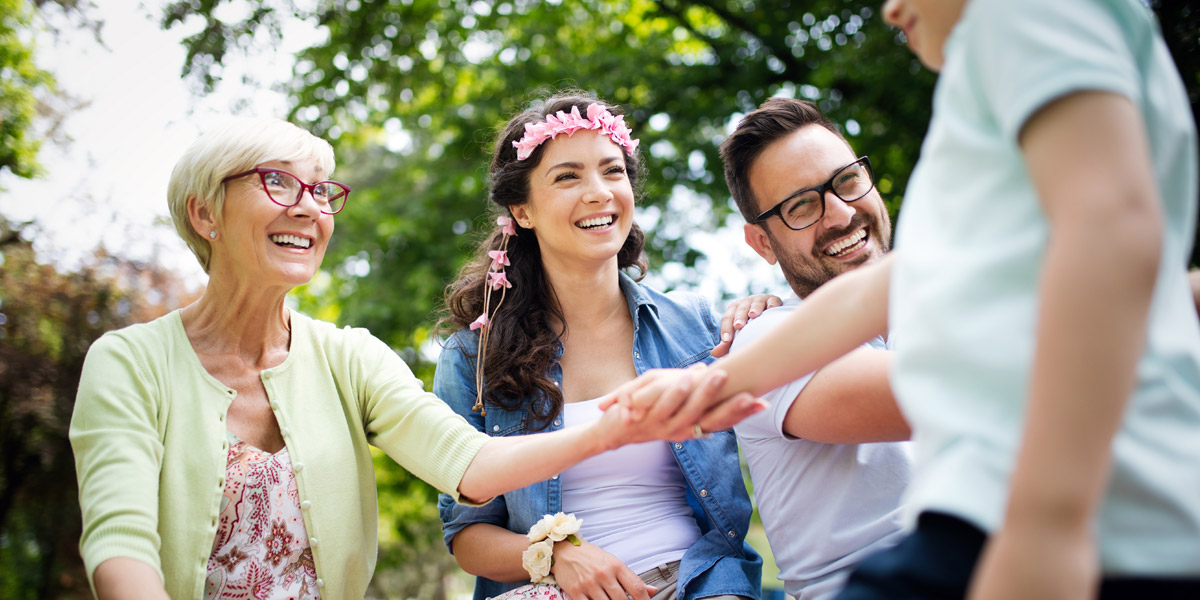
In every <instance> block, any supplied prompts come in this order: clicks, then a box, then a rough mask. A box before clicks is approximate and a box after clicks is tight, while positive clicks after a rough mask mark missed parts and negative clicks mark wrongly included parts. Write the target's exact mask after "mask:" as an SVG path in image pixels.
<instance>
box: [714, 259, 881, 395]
mask: <svg viewBox="0 0 1200 600" xmlns="http://www.w3.org/2000/svg"><path fill="white" fill-rule="evenodd" d="M891 274H892V257H891V256H886V257H884V258H883V260H880V261H879V262H877V263H875V264H873V265H867V266H865V267H860V268H858V269H855V270H853V271H849V272H846V273H844V274H842V275H839V276H837V277H835V278H834V279H832V280H831V281H829V283H826V284H825V285H822V286H821V287H820V288H818V289H817V291H815V292H813V293H812V294H811V295H809V297H808V298H806V299H805V300H804V304H802V305H800V306H799V307H798V308H797V309H796V310H795V311H793V312H792V314H790V315H788V317H787V320H786V321H784V322H782V323H781V324H780V325H779V327H777V328H775V330H774V331H771V332H770V333H768V334H767V335H765V336H763V337H762V338H760V339H758V340H755V342H754V343H753V344H750V345H749V346H746V347H745V348H742V349H739V350H738V351H737V352H735V353H733V354H731V355H730V356H728V357H727V358H723V359H721V360H719V361H717V362H715V363H713V365H712V367H713V369H710V370H709V372H710V373H712V372H713V371H714V370H717V369H719V370H721V371H724V372H725V373H727V374H728V378H727V379H726V380H725V385H724V386H723V387H722V388H721V393H720V394H718V396H720V397H722V398H728V397H730V396H732V395H734V394H737V393H739V392H750V393H752V394H764V393H766V392H769V391H771V390H773V389H775V388H777V387H779V386H781V385H783V384H785V383H788V382H789V381H793V380H795V379H797V378H800V377H802V376H804V375H806V374H808V373H812V372H813V371H816V370H817V369H819V368H821V367H823V366H825V365H827V364H829V363H830V362H832V361H833V360H834V359H836V358H838V357H840V356H842V355H843V354H846V353H847V352H850V351H851V350H854V349H855V348H858V347H859V346H861V345H863V344H864V343H866V342H868V341H870V340H871V339H873V338H875V337H876V336H879V335H884V334H886V333H887V303H888V285H889V283H890V281H891Z"/></svg>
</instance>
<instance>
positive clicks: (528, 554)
mask: <svg viewBox="0 0 1200 600" xmlns="http://www.w3.org/2000/svg"><path fill="white" fill-rule="evenodd" d="M582 526H583V520H582V519H577V518H575V515H573V514H570V515H567V514H563V513H561V512H560V513H557V514H553V515H546V516H544V517H542V518H541V520H539V521H538V522H537V523H534V524H533V527H531V528H530V529H529V533H528V534H527V535H526V537H527V538H528V539H529V548H526V549H525V551H524V552H522V553H521V566H522V567H524V569H525V572H526V573H529V581H530V582H532V583H545V584H553V583H554V576H553V575H551V574H550V568H551V567H552V566H553V565H554V545H555V543H557V542H561V541H566V542H569V543H571V544H573V545H576V546H578V545H580V544H582V543H583V538H582V537H580V535H579V529H580V527H582Z"/></svg>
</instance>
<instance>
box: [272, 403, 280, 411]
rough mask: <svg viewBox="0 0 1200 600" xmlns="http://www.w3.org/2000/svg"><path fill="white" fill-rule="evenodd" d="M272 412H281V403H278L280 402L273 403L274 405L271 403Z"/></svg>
mask: <svg viewBox="0 0 1200 600" xmlns="http://www.w3.org/2000/svg"><path fill="white" fill-rule="evenodd" d="M271 410H279V403H278V402H272V403H271Z"/></svg>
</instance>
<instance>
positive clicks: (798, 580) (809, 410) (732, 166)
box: [721, 98, 910, 600]
mask: <svg viewBox="0 0 1200 600" xmlns="http://www.w3.org/2000/svg"><path fill="white" fill-rule="evenodd" d="M721 157H722V159H723V160H724V163H725V179H726V182H727V183H728V185H729V189H730V192H731V193H732V195H733V198H734V201H735V202H736V203H737V205H738V209H739V210H740V211H741V213H742V216H743V217H745V218H746V221H747V224H746V225H745V236H746V243H747V244H749V245H750V246H751V247H752V248H754V250H755V251H756V252H758V254H759V255H761V256H762V257H763V259H765V260H766V261H767V262H769V263H771V264H776V263H778V264H779V267H780V268H781V269H782V270H783V273H784V276H785V277H786V279H787V281H788V284H789V285H790V286H791V288H792V290H793V291H794V292H795V293H796V296H797V298H794V299H792V300H791V301H789V302H787V303H785V305H784V306H782V307H779V308H774V309H771V310H768V311H766V312H765V313H763V315H762V316H760V317H758V318H757V319H754V320H753V321H751V322H750V323H749V324H747V325H746V326H745V328H744V329H743V330H742V331H741V332H740V333H739V334H738V335H737V337H736V339H735V340H734V346H733V352H734V353H736V352H737V349H738V347H740V346H742V345H745V344H748V343H750V342H752V341H753V340H754V339H756V338H758V337H760V336H761V335H763V334H764V333H765V332H767V331H769V330H771V329H772V328H773V327H775V326H776V325H777V324H778V323H779V322H780V320H782V318H783V317H785V315H786V314H787V313H788V312H790V310H791V309H793V308H794V307H795V306H797V305H798V304H799V303H800V302H801V301H802V299H803V298H805V297H807V296H808V295H809V294H810V293H812V291H813V290H815V289H816V288H817V287H819V286H820V285H822V284H824V283H825V282H827V281H829V280H830V279H832V278H833V277H835V276H837V275H839V274H841V273H844V272H846V271H849V270H851V269H855V268H858V267H860V266H862V265H865V264H869V263H871V262H874V261H877V260H879V259H880V258H881V257H882V256H883V255H884V253H885V252H887V250H888V242H889V238H890V236H891V221H890V220H889V218H888V213H887V209H886V207H885V206H884V204H883V200H882V198H881V197H880V195H879V192H878V190H876V189H875V186H874V180H873V178H872V174H871V163H870V160H868V159H867V157H857V156H856V155H855V154H854V152H853V150H852V149H851V148H850V144H849V143H848V142H847V141H846V140H845V138H843V137H842V135H841V134H840V133H839V132H838V131H837V129H836V127H835V126H834V125H833V123H832V122H830V120H829V119H828V118H827V117H826V116H825V115H823V114H821V112H820V111H818V110H817V108H816V107H815V106H814V105H813V104H812V103H810V102H805V101H801V100H793V99H788V98H772V99H770V100H768V101H766V102H765V103H764V104H763V105H762V106H761V107H760V108H759V109H758V110H755V111H754V112H751V113H750V114H748V115H746V117H745V118H744V119H742V121H741V123H740V124H739V125H738V127H737V129H736V130H735V131H734V133H733V134H732V135H730V136H729V138H728V139H726V140H725V142H724V143H723V144H722V145H721ZM886 348H887V345H886V342H885V341H884V340H883V339H878V338H877V339H876V340H874V341H872V342H871V343H870V344H867V345H864V346H863V347H862V348H859V349H858V350H856V351H854V352H852V353H850V354H848V355H847V356H845V357H844V358H842V359H841V360H839V361H837V362H834V363H831V364H830V365H829V366H827V367H825V368H823V369H821V370H820V371H817V372H816V373H812V374H809V375H808V376H806V377H803V378H801V379H799V380H796V381H794V382H792V383H790V384H788V385H786V386H784V387H781V388H778V389H776V390H774V391H772V392H770V393H769V394H767V395H766V396H765V399H766V400H767V401H768V402H769V404H770V408H768V409H767V410H766V411H763V412H761V413H758V414H756V415H754V416H752V417H750V418H748V419H746V420H745V421H743V422H742V423H740V424H739V425H737V426H736V427H735V431H736V432H737V437H738V441H739V443H740V444H741V447H742V451H743V453H744V454H745V456H746V460H747V462H748V463H749V465H750V474H751V478H752V479H753V481H754V495H755V499H756V501H757V505H758V509H759V513H760V514H761V516H762V520H763V524H764V526H765V527H766V531H767V538H768V540H769V541H770V544H771V549H772V551H773V553H774V555H775V561H776V564H777V565H778V566H779V578H780V579H782V580H783V581H784V584H785V589H786V591H787V593H788V594H789V595H791V596H793V597H795V598H798V599H799V600H809V599H823V598H831V597H832V596H833V595H834V594H835V593H836V592H837V591H838V590H839V589H840V588H841V587H842V585H843V584H844V583H845V578H846V576H847V574H848V572H849V570H850V568H851V567H852V566H854V565H855V564H857V563H858V562H859V561H860V560H862V559H863V558H864V557H865V556H866V555H868V554H871V553H873V552H875V551H878V550H882V549H884V548H887V547H890V546H891V545H893V544H894V543H896V542H898V541H899V538H900V536H901V533H900V528H901V525H900V515H899V503H900V496H901V494H902V492H903V490H904V487H905V486H906V484H907V483H908V479H909V458H908V454H907V451H906V448H905V446H906V443H904V442H899V440H906V439H907V438H908V436H909V433H910V432H909V428H908V424H907V423H905V421H904V418H903V417H902V416H901V414H900V411H899V409H898V408H897V407H896V403H895V400H894V399H893V397H892V394H891V388H890V386H889V384H888V368H889V365H890V352H889V351H888V350H887V349H886ZM873 442H884V443H873Z"/></svg>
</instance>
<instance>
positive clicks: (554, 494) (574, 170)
mask: <svg viewBox="0 0 1200 600" xmlns="http://www.w3.org/2000/svg"><path fill="white" fill-rule="evenodd" d="M629 133H630V132H629V129H628V128H627V127H626V126H625V124H624V121H623V117H622V116H620V115H619V113H618V112H617V109H616V108H615V107H612V106H610V105H608V104H605V103H603V102H601V101H599V100H597V99H595V98H593V97H589V96H586V95H582V94H565V95H558V96H554V97H551V98H549V99H547V100H545V101H544V102H538V103H535V104H534V105H533V106H532V107H531V108H530V109H528V110H526V111H525V112H522V113H521V114H519V115H517V116H516V117H514V118H513V119H512V120H510V121H509V122H508V125H507V127H506V128H505V129H504V131H503V133H502V134H501V136H500V139H499V141H498V142H497V145H496V150H495V154H494V156H493V158H492V163H491V167H490V178H489V181H490V187H491V192H490V197H491V200H492V201H493V202H494V203H495V204H496V205H497V206H498V207H499V208H500V212H501V213H502V215H503V217H502V219H501V221H502V222H505V220H506V219H508V218H511V219H512V221H514V222H515V227H513V225H512V224H511V223H510V224H507V225H505V227H504V228H502V229H500V230H499V231H497V232H495V233H494V234H493V235H492V236H491V237H490V238H489V239H488V240H486V241H485V243H484V244H483V248H482V249H481V251H480V256H479V259H478V260H476V261H475V262H473V263H471V264H469V265H467V266H466V267H465V268H464V269H463V271H462V273H461V275H460V277H459V279H458V281H456V282H455V283H454V284H453V285H452V286H451V287H450V289H449V290H448V292H447V305H448V308H449V311H450V316H449V317H448V319H447V321H448V322H449V323H450V325H451V326H452V327H454V328H457V329H458V331H457V333H455V334H454V335H453V336H452V337H451V339H450V341H449V343H448V344H447V348H446V349H445V350H444V351H443V352H442V355H441V359H440V360H439V363H438V370H437V375H436V377H435V379H434V389H435V391H436V393H437V394H438V395H439V396H440V397H441V398H442V399H443V400H445V401H446V402H448V403H450V405H451V407H453V408H454V410H455V411H456V412H458V413H459V414H461V415H463V416H464V417H466V418H467V420H468V421H469V422H471V423H472V424H473V425H474V426H475V427H476V428H478V429H479V430H480V431H483V432H485V433H487V434H489V435H492V436H512V435H521V434H525V433H529V432H534V431H542V430H547V429H549V430H556V429H560V428H562V427H564V426H573V425H577V424H582V423H587V422H590V421H592V420H594V419H596V418H599V416H600V415H601V414H602V413H601V411H600V410H599V408H598V406H597V405H598V402H597V399H598V398H600V397H601V396H603V395H604V394H606V393H608V392H610V391H611V390H613V389H614V388H616V387H617V386H619V385H620V384H622V383H625V382H627V381H630V380H632V379H634V378H635V377H636V376H637V375H638V374H640V373H642V372H643V371H645V370H647V369H652V368H661V367H687V366H689V365H693V364H700V363H705V362H707V361H709V360H710V351H711V350H712V349H713V347H714V346H715V345H717V344H718V342H719V341H720V334H719V320H718V319H717V318H716V317H715V316H714V315H713V314H712V312H711V310H710V308H709V306H708V304H707V303H706V302H705V301H703V300H702V299H700V298H698V297H695V296H692V295H687V294H680V293H671V294H663V293H660V292H658V291H655V290H653V289H650V288H647V287H645V286H643V285H641V284H639V283H638V282H637V280H636V279H635V278H634V277H631V276H630V275H629V274H628V273H626V271H625V270H626V269H632V270H634V271H636V272H637V274H638V275H639V276H640V275H641V274H643V273H644V271H645V268H646V262H645V257H644V255H643V254H642V243H643V235H642V232H641V230H640V229H639V228H638V226H637V225H636V224H635V223H634V222H633V212H634V204H635V200H636V195H637V189H638V182H639V176H640V175H641V173H640V167H641V165H640V162H639V158H638V154H637V140H634V139H631V138H630V135H629ZM501 271H502V275H501V276H498V274H500V273H501ZM498 280H503V281H498ZM508 285H511V287H506V286H508ZM735 402H740V403H742V404H743V405H744V406H749V405H750V404H752V403H755V402H756V401H755V400H753V399H752V398H750V397H748V396H743V397H740V398H738V399H736V400H735ZM735 406H736V405H735ZM654 420H655V421H658V422H661V423H662V427H663V428H664V431H670V432H672V433H671V434H668V436H667V437H668V439H679V440H681V441H678V442H674V443H667V442H654V443H646V444H638V445H633V446H629V447H627V448H625V449H623V450H621V451H617V452H608V453H605V454H603V455H601V456H598V457H595V459H593V460H589V461H585V462H583V463H580V464H579V465H578V466H577V467H574V468H571V469H567V470H565V471H563V472H562V473H560V474H557V475H554V476H553V477H552V478H550V479H548V480H546V481H542V482H540V483H536V484H534V485H531V486H528V487H525V488H522V489H520V490H516V491H514V492H510V493H507V494H505V495H503V496H502V497H501V498H497V499H496V500H495V501H493V502H492V503H491V504H489V505H487V506H485V507H466V506H462V505H456V504H454V503H453V502H452V500H451V498H450V497H449V496H444V497H443V498H442V503H441V516H442V520H443V523H444V530H445V539H446V543H447V545H448V546H449V547H450V549H451V552H453V553H454V555H455V558H456V559H457V560H458V563H459V565H461V566H462V567H463V569H464V570H466V571H467V572H468V573H472V574H474V575H476V576H478V579H477V583H476V588H475V596H476V598H478V599H482V598H485V597H491V596H495V595H497V594H500V593H503V592H505V591H507V590H511V589H513V588H516V587H518V586H520V585H522V584H527V583H529V582H530V581H531V578H532V579H533V580H539V579H540V577H539V575H538V574H537V573H536V572H534V571H529V570H527V569H526V566H525V565H523V561H522V555H523V554H526V551H527V550H528V549H529V548H530V547H531V545H530V541H531V539H532V540H533V541H537V539H538V538H539V533H538V532H537V531H535V532H532V533H530V534H529V535H528V536H527V535H526V533H527V532H528V531H529V530H530V529H531V528H532V527H533V526H534V525H535V524H536V523H538V521H539V520H540V519H542V518H543V516H544V515H547V514H554V513H558V512H564V513H572V514H574V515H575V516H576V517H578V518H580V519H582V521H583V525H582V530H581V531H580V532H579V536H578V537H579V538H582V541H581V543H579V544H578V545H576V544H573V543H572V542H571V541H570V540H562V541H558V542H557V543H553V544H552V552H553V560H552V563H547V564H550V567H549V575H551V576H552V578H553V580H554V581H556V582H557V584H558V585H559V586H560V587H561V589H562V590H563V591H565V592H567V594H568V595H570V596H571V597H572V598H575V599H577V600H579V599H588V600H625V599H626V598H627V597H632V598H634V599H635V600H646V599H647V598H648V597H650V596H654V597H655V598H675V597H678V598H681V599H682V598H687V599H691V598H700V597H736V596H742V597H750V598H753V597H758V596H759V585H760V578H761V576H760V569H761V560H760V559H759V557H758V555H757V554H755V552H754V550H753V549H752V548H750V546H749V545H747V544H746V543H745V541H744V538H745V535H746V530H747V527H748V525H749V517H750V512H751V506H750V500H749V498H748V496H747V494H746V490H745V487H744V485H743V482H742V475H741V470H740V468H739V465H738V458H737V447H736V442H735V439H734V436H733V433H732V432H731V431H718V432H715V433H712V434H708V433H705V431H706V430H705V428H704V426H705V425H706V423H704V422H702V423H701V425H697V426H695V427H693V425H692V423H694V422H695V421H694V420H692V421H691V422H689V421H688V420H687V419H683V418H681V417H680V416H679V415H678V414H675V415H658V416H656V418H655V419H654ZM689 438H690V439H689ZM552 539H553V538H552Z"/></svg>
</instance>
